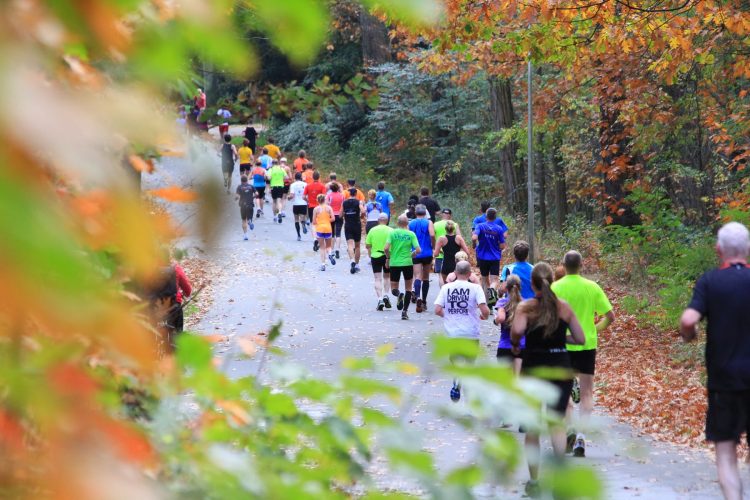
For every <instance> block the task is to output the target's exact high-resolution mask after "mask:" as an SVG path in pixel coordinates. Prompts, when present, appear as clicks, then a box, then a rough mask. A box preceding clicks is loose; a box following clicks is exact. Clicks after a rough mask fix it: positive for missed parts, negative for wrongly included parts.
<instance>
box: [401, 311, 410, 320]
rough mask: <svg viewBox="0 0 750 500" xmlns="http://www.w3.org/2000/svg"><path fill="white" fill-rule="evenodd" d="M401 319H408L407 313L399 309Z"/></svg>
mask: <svg viewBox="0 0 750 500" xmlns="http://www.w3.org/2000/svg"><path fill="white" fill-rule="evenodd" d="M401 319H409V315H408V314H407V312H406V311H401Z"/></svg>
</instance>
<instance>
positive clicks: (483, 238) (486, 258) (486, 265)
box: [471, 208, 505, 306]
mask: <svg viewBox="0 0 750 500" xmlns="http://www.w3.org/2000/svg"><path fill="white" fill-rule="evenodd" d="M496 219H497V210H495V209H494V208H488V209H487V221H486V222H482V223H480V224H479V225H478V226H477V227H476V228H475V229H474V232H473V234H472V235H471V241H472V242H473V243H474V245H475V247H476V249H477V265H478V266H479V272H480V274H481V275H482V286H483V287H484V288H486V289H487V304H489V305H490V306H494V305H495V303H497V299H498V293H497V289H498V284H499V278H500V258H501V257H502V255H503V249H504V248H505V235H504V234H503V232H502V228H501V227H500V226H499V225H498V224H496V223H495V220H496Z"/></svg>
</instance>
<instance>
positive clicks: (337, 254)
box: [336, 250, 341, 259]
mask: <svg viewBox="0 0 750 500" xmlns="http://www.w3.org/2000/svg"><path fill="white" fill-rule="evenodd" d="M336 258H337V259H340V258H341V254H340V253H339V251H338V250H336Z"/></svg>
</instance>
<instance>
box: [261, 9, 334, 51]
mask: <svg viewBox="0 0 750 500" xmlns="http://www.w3.org/2000/svg"><path fill="white" fill-rule="evenodd" d="M252 6H253V7H254V9H255V14H256V15H257V17H258V20H260V21H261V22H262V23H263V25H264V27H265V31H266V33H267V34H268V37H269V38H270V39H271V42H272V43H273V44H274V45H275V46H276V47H278V48H279V50H281V51H282V52H284V53H285V54H286V55H287V57H289V60H290V61H291V62H292V64H294V65H295V66H303V65H305V64H308V63H310V62H312V60H313V59H314V58H315V56H317V55H318V52H320V49H321V47H322V46H323V42H324V41H325V38H326V35H327V28H328V23H329V12H328V9H327V8H326V5H325V4H324V3H323V2H319V1H316V0H284V1H273V0H271V1H262V2H253V4H252Z"/></svg>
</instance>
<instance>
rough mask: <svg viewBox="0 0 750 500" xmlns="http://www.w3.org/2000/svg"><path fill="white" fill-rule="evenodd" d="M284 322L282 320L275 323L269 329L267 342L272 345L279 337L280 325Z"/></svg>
mask: <svg viewBox="0 0 750 500" xmlns="http://www.w3.org/2000/svg"><path fill="white" fill-rule="evenodd" d="M283 324H284V322H283V321H282V320H279V321H277V322H276V323H274V324H273V326H272V327H271V331H270V332H268V342H269V343H272V342H273V341H274V340H276V339H277V338H279V335H281V325H283Z"/></svg>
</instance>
